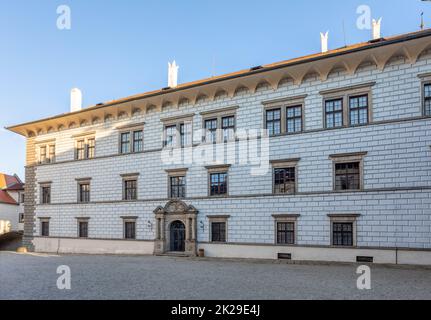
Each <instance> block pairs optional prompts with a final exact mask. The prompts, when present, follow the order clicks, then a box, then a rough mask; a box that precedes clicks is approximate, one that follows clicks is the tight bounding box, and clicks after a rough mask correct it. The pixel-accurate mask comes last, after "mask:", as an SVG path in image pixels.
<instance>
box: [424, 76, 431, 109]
mask: <svg viewBox="0 0 431 320" xmlns="http://www.w3.org/2000/svg"><path fill="white" fill-rule="evenodd" d="M424 113H425V115H426V116H431V83H429V84H426V85H425V86H424Z"/></svg>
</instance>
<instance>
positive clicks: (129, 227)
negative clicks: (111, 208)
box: [124, 221, 136, 239]
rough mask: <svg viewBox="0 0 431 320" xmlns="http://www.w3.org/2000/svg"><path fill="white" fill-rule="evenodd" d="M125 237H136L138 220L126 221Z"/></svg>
mask: <svg viewBox="0 0 431 320" xmlns="http://www.w3.org/2000/svg"><path fill="white" fill-rule="evenodd" d="M124 238H125V239H136V222H134V221H125V222H124Z"/></svg>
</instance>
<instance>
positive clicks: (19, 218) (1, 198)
mask: <svg viewBox="0 0 431 320" xmlns="http://www.w3.org/2000/svg"><path fill="white" fill-rule="evenodd" d="M24 196H25V195H24V183H23V182H22V181H21V179H20V178H19V177H18V176H17V175H13V176H11V175H7V174H4V173H0V235H2V234H5V233H9V232H12V231H23V230H24Z"/></svg>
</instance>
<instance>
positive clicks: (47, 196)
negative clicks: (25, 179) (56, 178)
mask: <svg viewBox="0 0 431 320" xmlns="http://www.w3.org/2000/svg"><path fill="white" fill-rule="evenodd" d="M40 203H41V204H50V203H51V184H50V183H44V184H41V185H40Z"/></svg>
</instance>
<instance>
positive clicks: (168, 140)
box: [165, 125, 177, 148]
mask: <svg viewBox="0 0 431 320" xmlns="http://www.w3.org/2000/svg"><path fill="white" fill-rule="evenodd" d="M176 145H177V126H176V125H173V126H168V127H166V128H165V147H170V148H173V147H175V146H176Z"/></svg>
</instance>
